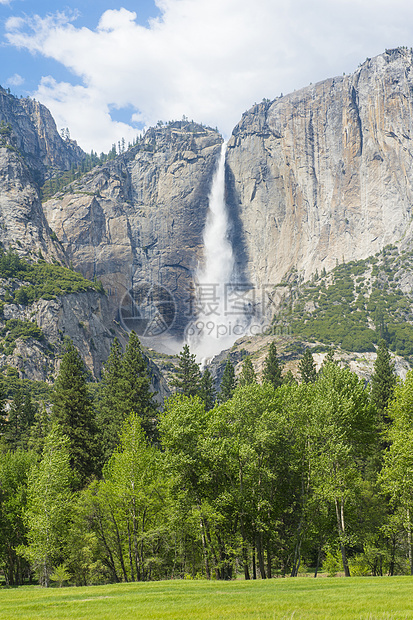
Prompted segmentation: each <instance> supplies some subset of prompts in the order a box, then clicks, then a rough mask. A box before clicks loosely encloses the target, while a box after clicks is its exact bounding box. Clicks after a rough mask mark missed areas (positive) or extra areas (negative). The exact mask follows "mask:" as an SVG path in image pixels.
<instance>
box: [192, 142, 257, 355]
mask: <svg viewBox="0 0 413 620" xmlns="http://www.w3.org/2000/svg"><path fill="white" fill-rule="evenodd" d="M226 150H227V143H226V142H224V143H223V144H222V147H221V155H220V158H219V161H218V166H217V168H216V171H215V174H214V177H213V180H212V186H211V191H210V194H209V209H208V213H207V219H206V225H205V230H204V235H203V240H204V257H205V264H204V266H203V268H200V269H198V272H197V274H196V281H197V291H196V292H197V295H196V297H197V310H198V311H197V318H196V319H195V320H194V321H193V322H192V323H191V324H190V326H189V328H188V330H187V341H188V342H189V345H190V347H191V349H192V350H193V351H194V352H195V354H196V356H197V358H198V360H199V361H203V362H205V361H206V360H207V359H210V358H211V357H213V356H214V355H217V354H218V353H220V351H222V350H223V349H227V348H229V347H231V346H232V344H233V343H234V342H235V340H237V339H238V338H239V337H240V336H242V334H243V333H244V331H245V324H246V320H245V316H244V315H243V311H242V309H240V308H238V313H237V310H236V309H234V301H233V299H232V296H233V293H234V290H233V285H234V281H233V276H234V273H233V272H234V255H233V251H232V245H231V242H230V240H229V238H228V232H229V220H228V212H227V207H226V204H225V155H226Z"/></svg>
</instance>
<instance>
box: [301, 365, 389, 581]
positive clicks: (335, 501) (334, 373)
mask: <svg viewBox="0 0 413 620" xmlns="http://www.w3.org/2000/svg"><path fill="white" fill-rule="evenodd" d="M309 422H310V425H311V428H310V431H309V432H310V433H311V434H310V436H309V437H308V445H309V446H311V448H310V455H309V459H310V471H311V476H312V486H313V491H314V495H315V496H316V497H317V498H319V499H320V500H322V501H325V502H329V503H330V504H331V506H332V507H333V508H334V510H335V513H336V522H337V534H338V542H339V544H340V550H341V556H342V561H343V567H344V572H345V575H346V576H350V569H349V564H348V557H347V546H348V540H349V538H348V537H349V532H348V528H347V525H348V523H347V519H346V510H347V509H348V510H350V508H351V507H354V506H355V504H356V503H357V493H358V489H360V488H361V486H362V475H361V474H362V469H361V468H360V467H358V463H361V462H363V459H364V462H365V460H366V458H367V455H368V454H369V453H370V451H371V447H372V446H374V443H375V441H376V440H377V418H376V413H375V411H374V408H373V407H372V406H371V403H370V398H369V393H368V390H366V389H365V385H364V382H363V381H362V380H361V379H359V378H358V377H357V375H356V374H355V373H352V372H350V370H349V369H348V368H340V367H339V366H338V365H336V364H332V363H329V364H326V366H325V367H324V369H323V372H322V374H321V375H320V377H319V378H318V380H317V382H316V383H315V384H314V399H313V408H312V412H311V416H310V420H309Z"/></svg>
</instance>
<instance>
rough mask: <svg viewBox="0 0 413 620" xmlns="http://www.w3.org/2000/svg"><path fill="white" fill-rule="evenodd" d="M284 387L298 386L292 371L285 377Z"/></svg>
mask: <svg viewBox="0 0 413 620" xmlns="http://www.w3.org/2000/svg"><path fill="white" fill-rule="evenodd" d="M283 385H297V379H296V378H295V377H294V375H293V373H292V372H291V370H288V371H287V372H286V373H285V375H284V377H283Z"/></svg>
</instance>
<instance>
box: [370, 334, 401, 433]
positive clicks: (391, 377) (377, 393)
mask: <svg viewBox="0 0 413 620" xmlns="http://www.w3.org/2000/svg"><path fill="white" fill-rule="evenodd" d="M395 386H396V374H395V372H394V364H393V362H392V360H391V356H390V353H389V349H388V347H387V343H386V341H385V340H380V342H379V348H378V349H377V358H376V361H375V362H374V373H373V375H372V377H371V400H372V403H373V404H374V405H375V407H376V409H377V411H378V412H379V413H380V415H381V416H382V418H383V420H384V421H386V422H387V421H388V418H387V416H386V414H385V411H386V409H387V405H388V403H389V401H390V400H391V398H392V396H393V392H394V388H395Z"/></svg>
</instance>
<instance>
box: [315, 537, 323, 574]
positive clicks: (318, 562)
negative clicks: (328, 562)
mask: <svg viewBox="0 0 413 620" xmlns="http://www.w3.org/2000/svg"><path fill="white" fill-rule="evenodd" d="M321 549H322V543H321V541H320V545H319V547H318V553H317V564H316V567H315V571H314V578H316V577H317V573H318V569H319V568H320V560H321Z"/></svg>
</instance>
